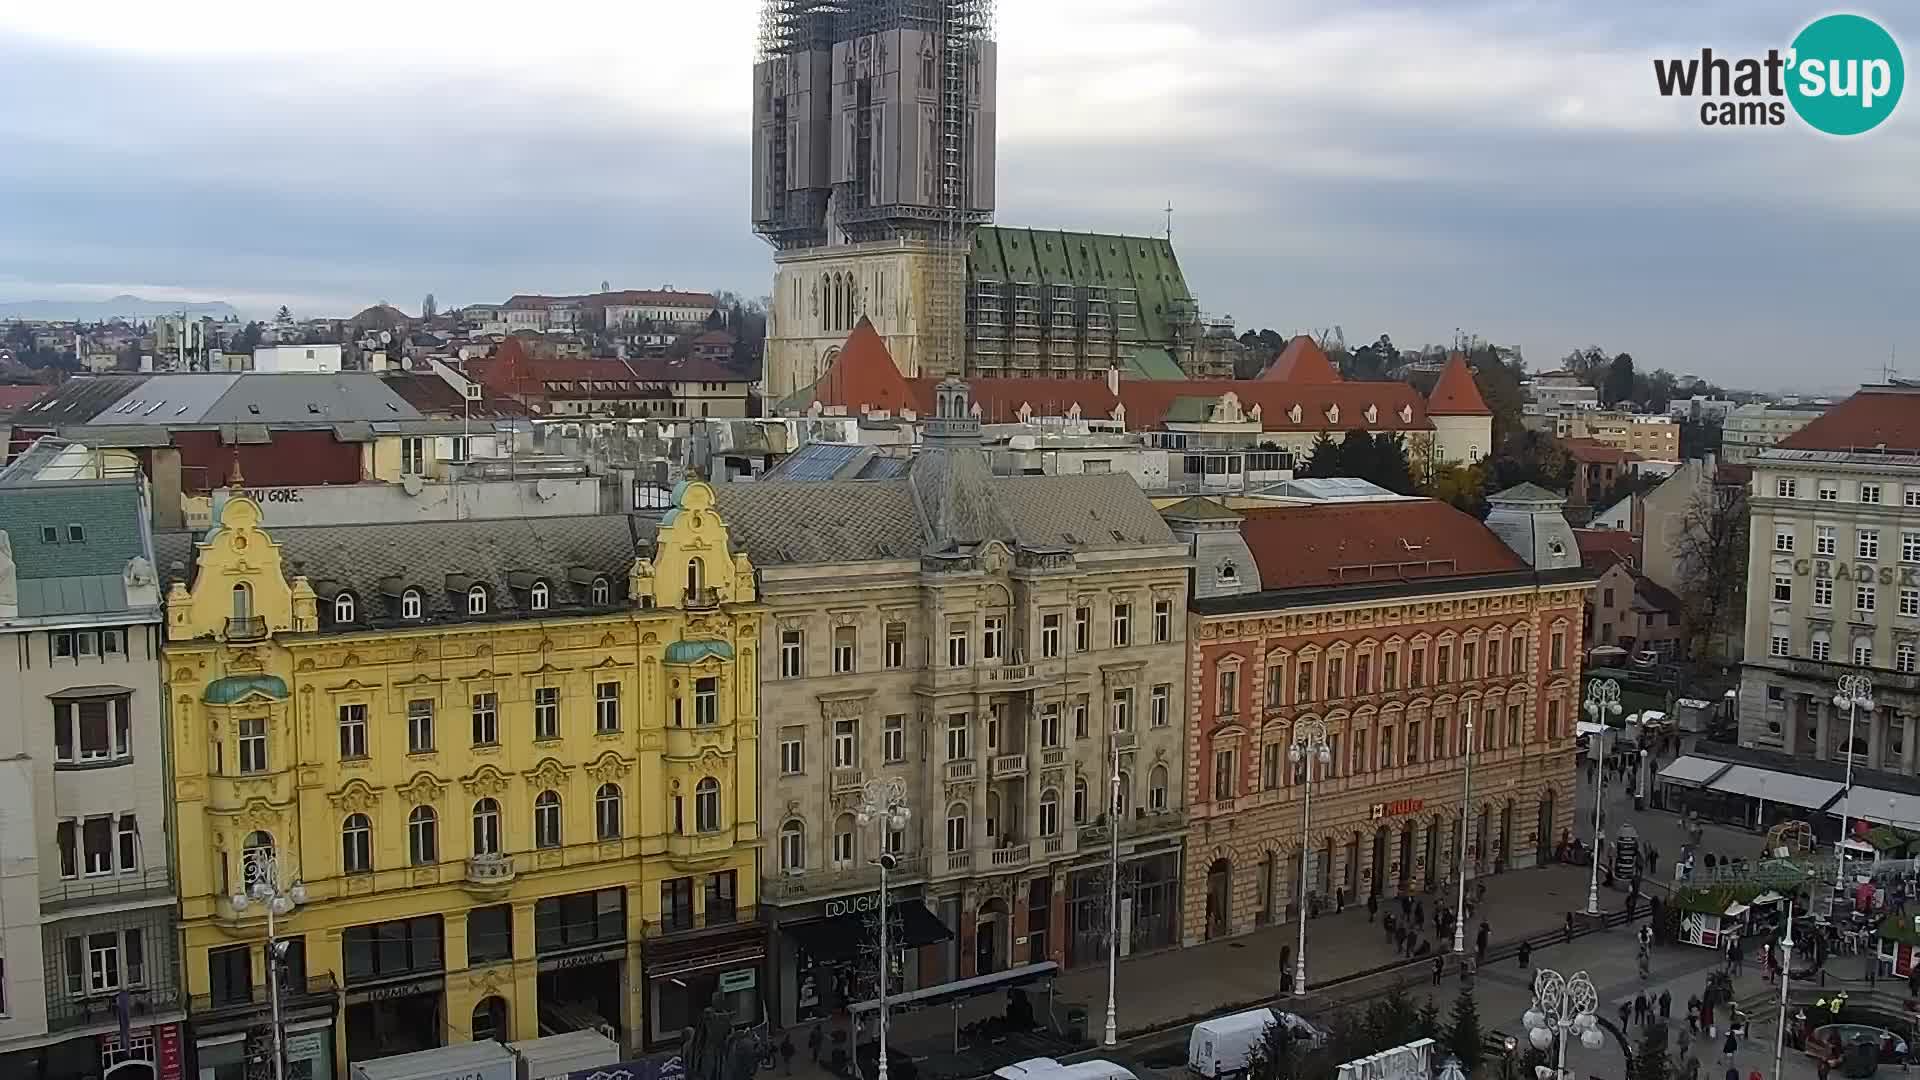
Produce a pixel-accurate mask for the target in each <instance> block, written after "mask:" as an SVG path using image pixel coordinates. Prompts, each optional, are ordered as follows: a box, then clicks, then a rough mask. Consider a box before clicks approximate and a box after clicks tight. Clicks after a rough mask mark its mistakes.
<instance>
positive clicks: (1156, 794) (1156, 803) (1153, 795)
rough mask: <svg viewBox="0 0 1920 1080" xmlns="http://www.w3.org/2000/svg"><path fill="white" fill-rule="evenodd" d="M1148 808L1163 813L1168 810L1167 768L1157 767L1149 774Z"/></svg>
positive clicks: (1163, 766)
mask: <svg viewBox="0 0 1920 1080" xmlns="http://www.w3.org/2000/svg"><path fill="white" fill-rule="evenodd" d="M1147 808H1148V809H1149V810H1152V811H1153V812H1154V813H1156V814H1158V813H1162V812H1164V811H1165V810H1166V808H1167V767H1166V766H1165V765H1155V766H1154V767H1153V771H1152V772H1150V773H1148V774H1147Z"/></svg>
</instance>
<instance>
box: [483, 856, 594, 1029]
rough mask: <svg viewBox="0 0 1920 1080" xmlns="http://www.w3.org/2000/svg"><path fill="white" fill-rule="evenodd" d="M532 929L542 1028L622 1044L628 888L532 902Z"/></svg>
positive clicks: (487, 1019) (487, 1020) (540, 1024)
mask: <svg viewBox="0 0 1920 1080" xmlns="http://www.w3.org/2000/svg"><path fill="white" fill-rule="evenodd" d="M533 930H534V952H535V955H536V956H537V958H538V973H539V974H538V986H539V1010H540V1012H539V1027H540V1030H541V1031H546V1032H562V1031H589V1030H593V1031H610V1032H613V1037H614V1038H615V1039H617V1040H619V1041H620V1042H622V1043H623V1044H624V1043H625V1042H626V1041H627V1040H626V1035H627V1031H626V1025H625V1011H624V1010H623V1009H622V1008H621V1007H620V1004H621V1002H623V1001H625V1000H626V996H627V987H628V981H627V891H626V890H625V889H624V888H609V889H596V890H592V891H588V892H577V893H569V894H567V895H565V896H549V897H545V898H543V899H541V900H539V901H538V902H536V903H535V904H534V911H533ZM486 1023H488V1024H492V1023H493V1017H491V1016H489V1017H487V1018H486Z"/></svg>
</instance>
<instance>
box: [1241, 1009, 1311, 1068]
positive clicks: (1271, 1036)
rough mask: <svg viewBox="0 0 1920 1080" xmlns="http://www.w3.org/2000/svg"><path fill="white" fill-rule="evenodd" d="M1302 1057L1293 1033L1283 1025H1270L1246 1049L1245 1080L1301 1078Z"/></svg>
mask: <svg viewBox="0 0 1920 1080" xmlns="http://www.w3.org/2000/svg"><path fill="white" fill-rule="evenodd" d="M1301 1056H1302V1055H1301V1054H1300V1053H1299V1052H1298V1050H1297V1048H1296V1045H1295V1042H1294V1038H1293V1032H1292V1031H1291V1030H1289V1029H1288V1028H1287V1026H1286V1025H1285V1024H1281V1023H1270V1024H1268V1025H1267V1029H1266V1031H1264V1032H1262V1033H1261V1036H1260V1038H1259V1040H1258V1041H1256V1042H1255V1043H1254V1044H1253V1045H1252V1046H1250V1047H1248V1048H1247V1080H1295V1078H1296V1077H1303V1075H1304V1074H1303V1073H1302V1071H1301V1069H1300V1065H1301V1061H1300V1057H1301Z"/></svg>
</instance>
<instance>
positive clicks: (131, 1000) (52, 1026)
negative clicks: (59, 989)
mask: <svg viewBox="0 0 1920 1080" xmlns="http://www.w3.org/2000/svg"><path fill="white" fill-rule="evenodd" d="M186 1005H187V995H186V993H185V992H184V991H183V990H181V989H180V988H179V987H177V986H136V987H132V988H130V989H129V990H128V991H127V1017H128V1019H129V1020H130V1021H131V1022H132V1023H133V1024H134V1025H135V1026H140V1027H145V1026H148V1025H151V1024H154V1023H156V1022H163V1021H162V1020H161V1018H162V1017H165V1016H167V1015H168V1014H170V1013H179V1012H181V1011H182V1010H183V1009H185V1008H186ZM119 1022H120V998H119V994H118V992H112V993H103V994H95V995H91V996H87V997H66V996H64V995H63V996H59V997H55V998H52V999H50V1000H49V1001H48V1002H47V1031H49V1032H60V1031H72V1030H74V1029H75V1028H85V1027H100V1026H105V1025H117V1024H118V1023H119Z"/></svg>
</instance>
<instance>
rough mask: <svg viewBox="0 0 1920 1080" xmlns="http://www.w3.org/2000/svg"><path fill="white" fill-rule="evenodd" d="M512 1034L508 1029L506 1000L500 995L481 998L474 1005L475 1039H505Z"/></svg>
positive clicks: (478, 1040) (476, 1040)
mask: <svg viewBox="0 0 1920 1080" xmlns="http://www.w3.org/2000/svg"><path fill="white" fill-rule="evenodd" d="M511 1035H512V1033H511V1032H509V1031H508V1030H507V1003H506V1000H505V999H504V998H500V997H484V998H481V999H480V1001H479V1003H478V1004H476V1005H474V1007H473V1041H474V1042H481V1041H484V1040H486V1039H501V1040H505V1039H507V1038H509V1037H511Z"/></svg>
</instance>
